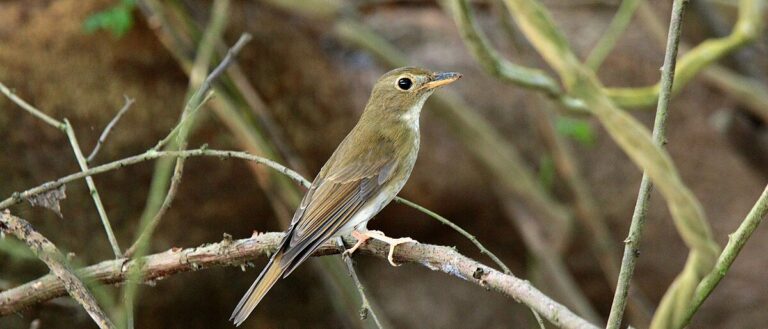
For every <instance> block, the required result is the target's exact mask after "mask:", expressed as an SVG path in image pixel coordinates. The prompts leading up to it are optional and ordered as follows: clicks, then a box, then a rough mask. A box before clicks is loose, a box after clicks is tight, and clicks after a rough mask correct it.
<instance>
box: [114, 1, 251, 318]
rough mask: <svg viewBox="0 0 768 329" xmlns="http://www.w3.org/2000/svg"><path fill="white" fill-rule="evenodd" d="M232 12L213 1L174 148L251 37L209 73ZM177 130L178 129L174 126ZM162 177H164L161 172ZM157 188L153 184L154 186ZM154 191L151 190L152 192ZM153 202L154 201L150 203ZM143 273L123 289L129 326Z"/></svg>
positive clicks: (179, 170) (147, 215) (167, 201)
mask: <svg viewBox="0 0 768 329" xmlns="http://www.w3.org/2000/svg"><path fill="white" fill-rule="evenodd" d="M228 12H229V0H217V1H215V2H214V4H213V10H212V13H211V18H210V23H209V24H208V28H207V29H206V30H205V32H204V33H203V37H202V39H201V40H200V44H199V46H198V49H197V57H196V58H195V62H194V64H193V66H192V71H191V73H190V78H189V94H190V95H191V96H190V97H189V99H188V101H187V103H186V105H185V106H184V110H183V111H182V113H181V118H180V119H179V124H178V125H177V127H179V129H178V133H177V135H176V142H175V145H174V146H173V147H175V148H176V149H177V150H184V149H186V148H187V138H188V137H189V130H190V129H191V127H192V126H193V124H194V119H195V117H196V114H197V109H199V108H200V107H201V106H202V104H203V103H204V102H205V100H206V99H207V98H208V96H209V94H208V91H209V90H210V88H211V86H212V84H213V82H214V81H215V80H216V79H217V78H218V77H219V75H221V73H222V72H224V70H225V69H226V68H227V66H229V65H230V64H231V63H232V62H233V61H234V58H235V57H236V55H237V54H238V53H239V52H240V49H241V48H242V47H243V46H245V44H246V43H248V41H249V40H250V35H248V34H243V35H241V36H240V39H239V40H238V41H237V42H236V43H235V45H234V46H233V47H232V48H230V51H229V52H228V54H227V56H225V57H224V59H223V60H222V61H221V63H219V65H218V66H217V67H216V68H215V69H214V70H213V71H212V72H211V73H210V74H207V71H208V68H209V65H210V62H211V58H212V57H213V53H214V50H215V44H216V40H218V39H219V38H220V37H221V35H222V34H223V33H224V29H225V27H226V22H227V17H228ZM174 130H176V129H175V128H174ZM185 161H186V158H185V157H180V158H176V164H175V166H174V170H173V175H172V176H171V183H170V186H169V188H168V191H167V192H166V193H165V197H164V198H163V202H162V204H161V205H160V208H159V209H158V210H157V212H155V213H154V214H152V213H151V212H144V214H142V217H141V219H140V220H139V231H138V233H137V238H136V240H135V242H134V244H133V246H131V248H130V249H131V254H134V253H136V255H137V256H138V257H142V256H144V255H145V254H146V253H147V250H148V249H149V243H150V238H151V237H152V234H153V233H154V230H155V228H156V227H157V225H158V224H159V223H160V220H161V219H162V216H163V215H164V214H165V212H166V211H167V210H168V209H169V208H170V206H171V203H172V202H173V199H174V198H175V197H176V192H177V191H178V187H179V184H180V183H181V177H182V174H183V172H184V162H185ZM161 176H164V175H162V174H161ZM153 187H154V186H153ZM153 194H154V193H151V195H153ZM150 203H152V202H150ZM138 275H140V273H139V272H138V271H133V272H130V273H129V280H128V284H127V285H126V287H125V288H124V289H123V296H124V298H123V300H124V301H125V305H126V311H127V312H126V314H127V320H128V328H129V329H132V328H133V304H134V300H135V299H136V297H137V295H138V293H139V289H138V288H139V287H138V285H137V284H134V282H136V279H138Z"/></svg>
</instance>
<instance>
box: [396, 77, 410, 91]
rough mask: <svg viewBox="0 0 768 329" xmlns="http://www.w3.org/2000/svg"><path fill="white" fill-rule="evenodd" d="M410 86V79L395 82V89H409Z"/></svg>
mask: <svg viewBox="0 0 768 329" xmlns="http://www.w3.org/2000/svg"><path fill="white" fill-rule="evenodd" d="M411 86H413V81H411V79H408V78H400V80H397V87H399V88H400V89H402V90H408V89H411Z"/></svg>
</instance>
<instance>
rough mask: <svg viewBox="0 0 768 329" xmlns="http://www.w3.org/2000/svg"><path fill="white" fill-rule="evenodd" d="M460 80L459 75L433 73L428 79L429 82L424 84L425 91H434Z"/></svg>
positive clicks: (454, 73)
mask: <svg viewBox="0 0 768 329" xmlns="http://www.w3.org/2000/svg"><path fill="white" fill-rule="evenodd" d="M459 78H461V73H457V72H435V73H432V75H430V77H429V82H427V83H425V84H424V87H423V88H425V89H435V88H437V87H440V86H445V85H447V84H450V83H452V82H454V81H456V80H459Z"/></svg>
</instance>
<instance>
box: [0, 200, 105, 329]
mask: <svg viewBox="0 0 768 329" xmlns="http://www.w3.org/2000/svg"><path fill="white" fill-rule="evenodd" d="M0 230H2V231H4V232H6V233H9V234H13V235H14V236H15V237H17V238H18V239H19V240H22V241H24V242H25V243H26V244H27V246H29V248H30V249H31V250H32V252H33V253H34V254H35V255H36V256H37V257H38V258H40V260H42V261H43V262H45V264H46V265H48V268H50V269H51V272H53V275H50V274H49V275H48V277H51V278H52V280H54V281H55V282H56V283H57V284H58V285H59V286H60V287H61V289H62V291H61V293H60V295H64V294H65V293H66V292H68V293H69V295H70V296H72V298H74V299H75V300H76V301H77V302H78V303H80V305H82V306H83V308H84V309H85V311H86V312H88V314H89V315H90V316H91V318H92V319H93V321H94V322H96V324H97V325H98V326H99V328H102V329H105V328H115V326H114V325H113V324H112V321H110V320H109V318H108V317H107V315H106V314H105V313H104V311H102V310H101V308H100V307H99V304H98V303H97V302H96V299H95V298H93V295H92V294H91V292H90V291H88V288H87V287H86V286H85V284H83V282H82V281H80V279H78V278H77V276H76V275H75V274H74V273H73V272H72V270H71V269H70V268H69V266H67V264H66V260H65V258H64V255H62V254H61V252H59V250H58V249H57V248H56V246H55V245H54V244H53V243H51V241H49V240H48V239H47V238H46V237H44V236H43V235H42V234H40V233H38V232H37V231H35V229H34V228H32V225H30V224H29V223H28V222H27V221H25V220H23V219H21V218H18V217H16V216H13V215H11V213H10V212H9V211H7V210H6V211H4V212H3V213H2V215H0ZM32 288H34V287H32Z"/></svg>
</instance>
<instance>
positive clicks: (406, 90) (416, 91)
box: [365, 67, 461, 119]
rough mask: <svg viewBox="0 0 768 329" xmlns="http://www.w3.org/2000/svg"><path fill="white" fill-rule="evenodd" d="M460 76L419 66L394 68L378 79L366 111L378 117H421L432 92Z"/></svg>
mask: <svg viewBox="0 0 768 329" xmlns="http://www.w3.org/2000/svg"><path fill="white" fill-rule="evenodd" d="M459 78H461V74H459V73H456V72H431V71H428V70H425V69H422V68H417V67H403V68H399V69H394V70H392V71H389V72H387V73H385V74H384V75H383V76H381V78H379V80H378V81H376V84H375V85H374V86H373V91H372V92H371V98H370V99H369V100H368V105H367V106H366V109H365V112H367V113H368V114H375V115H376V116H392V115H395V116H403V115H412V116H415V118H416V119H418V115H419V113H420V111H421V107H422V106H423V105H424V102H425V101H426V100H427V98H429V96H430V95H432V92H434V91H435V89H437V88H439V87H441V86H445V85H447V84H450V83H452V82H454V81H456V80H458V79H459Z"/></svg>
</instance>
